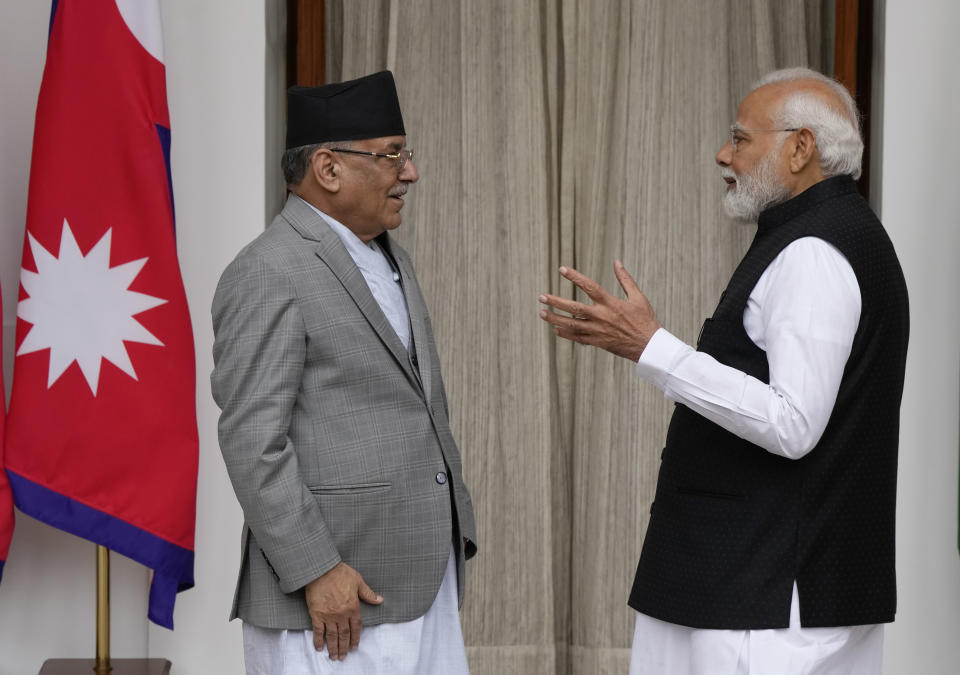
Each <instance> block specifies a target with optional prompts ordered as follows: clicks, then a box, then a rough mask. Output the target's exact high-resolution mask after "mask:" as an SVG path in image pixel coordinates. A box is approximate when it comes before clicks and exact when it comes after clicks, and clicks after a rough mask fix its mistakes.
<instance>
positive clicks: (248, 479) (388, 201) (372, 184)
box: [211, 71, 476, 675]
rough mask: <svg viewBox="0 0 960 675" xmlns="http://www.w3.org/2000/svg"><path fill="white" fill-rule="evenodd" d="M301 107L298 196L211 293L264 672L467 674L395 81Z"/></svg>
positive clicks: (459, 508)
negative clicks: (407, 245) (402, 237)
mask: <svg viewBox="0 0 960 675" xmlns="http://www.w3.org/2000/svg"><path fill="white" fill-rule="evenodd" d="M287 117H288V129H287V144H286V145H287V149H286V152H285V153H284V156H283V161H282V164H283V170H284V176H285V179H286V181H287V186H288V188H289V190H290V193H291V194H290V195H289V197H288V199H287V203H286V205H285V206H284V208H283V211H282V212H281V213H280V215H278V216H277V217H276V218H275V219H274V221H273V223H271V225H270V226H269V227H268V228H267V230H266V231H265V232H264V233H263V234H262V235H260V236H259V237H258V238H257V239H255V240H254V241H253V242H252V243H250V244H249V245H248V246H247V247H246V248H244V249H243V250H242V251H241V252H240V253H239V254H238V255H237V257H236V258H235V259H234V260H233V262H231V263H230V265H229V266H228V267H227V269H226V271H225V272H224V273H223V276H222V278H221V280H220V284H219V286H218V288H217V292H216V295H215V296H214V300H213V323H214V332H215V334H216V340H215V343H214V348H213V351H214V362H215V367H214V371H213V374H212V376H211V382H212V388H213V394H214V398H215V399H216V401H217V404H218V405H219V406H220V408H221V410H222V414H221V417H220V425H219V436H220V447H221V450H222V452H223V456H224V460H225V462H226V465H227V470H228V472H229V474H230V479H231V481H232V483H233V486H234V490H235V491H236V494H237V499H238V500H239V502H240V505H241V507H242V509H243V513H244V517H245V525H244V530H243V535H242V560H241V567H240V577H239V581H238V584H237V592H236V597H235V599H234V605H233V611H232V615H231V618H233V617H240V618H241V619H242V620H243V622H244V654H245V660H246V666H247V672H248V673H257V674H259V673H263V674H267V673H269V674H270V675H275V674H277V673H300V672H311V673H314V672H319V673H327V672H331V673H334V672H335V673H364V674H366V673H391V674H403V673H410V674H411V675H413V674H417V675H423V674H428V675H429V674H431V673H436V674H437V675H440V674H443V675H451V674H454V675H455V674H457V673H466V672H467V664H466V656H465V650H464V646H463V637H462V634H461V631H460V623H459V617H458V613H457V609H458V606H459V604H460V603H461V602H462V600H463V580H464V560H465V559H466V558H468V557H471V556H472V555H473V554H474V553H475V552H476V544H475V541H476V535H475V529H474V521H473V507H472V504H471V501H470V495H469V493H468V492H467V489H466V487H465V485H464V483H463V479H462V476H461V460H460V454H459V451H458V449H457V446H456V443H455V441H454V439H453V436H452V434H451V432H450V423H449V420H448V416H447V415H448V411H447V404H446V394H445V392H444V388H443V381H442V379H441V376H440V362H439V359H438V357H437V352H436V347H435V345H434V340H433V333H432V330H431V327H430V320H429V317H428V314H427V308H426V304H425V302H424V299H423V296H422V295H421V292H420V288H419V286H418V285H417V280H416V277H415V276H414V273H413V268H412V266H411V263H410V259H409V257H408V256H407V253H406V252H405V251H404V250H403V249H402V248H400V247H399V246H398V245H397V244H396V243H395V242H394V241H393V240H392V239H391V238H390V236H389V235H388V234H387V231H388V230H392V229H394V228H396V227H398V226H399V225H400V222H401V214H400V210H401V209H402V208H403V198H404V195H405V194H406V192H407V189H408V188H409V186H410V185H411V184H412V183H415V182H416V181H417V179H418V178H419V176H418V173H417V168H416V166H415V165H414V163H413V159H412V157H413V151H412V150H409V149H407V148H406V147H405V141H406V139H405V130H404V126H403V118H402V116H401V113H400V105H399V101H398V98H397V93H396V88H395V85H394V81H393V76H392V75H391V74H390V73H389V72H388V71H384V72H380V73H376V74H374V75H369V76H367V77H363V78H360V79H357V80H352V81H349V82H341V83H337V84H330V85H326V86H322V87H312V88H308V87H294V88H292V89H291V90H290V92H289V95H288V114H287ZM361 627H363V637H362V639H361V634H360V633H361ZM324 646H326V650H324ZM354 650H355V651H354ZM348 652H353V653H350V654H349V655H348Z"/></svg>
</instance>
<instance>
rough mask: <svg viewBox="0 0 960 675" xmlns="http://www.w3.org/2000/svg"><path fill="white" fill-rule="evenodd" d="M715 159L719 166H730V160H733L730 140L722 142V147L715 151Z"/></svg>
mask: <svg viewBox="0 0 960 675" xmlns="http://www.w3.org/2000/svg"><path fill="white" fill-rule="evenodd" d="M715 159H716V162H717V164H719V165H720V166H730V162H732V161H733V143H731V142H730V141H727V142H726V143H724V144H723V147H722V148H720V150H719V151H717V156H716V157H715Z"/></svg>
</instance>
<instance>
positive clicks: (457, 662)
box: [243, 202, 469, 675]
mask: <svg viewBox="0 0 960 675" xmlns="http://www.w3.org/2000/svg"><path fill="white" fill-rule="evenodd" d="M305 203H306V202H305ZM310 207H311V208H313V210H314V211H316V212H317V213H318V214H320V216H321V217H322V218H323V219H324V220H325V221H326V222H327V224H329V225H330V227H331V229H333V231H334V232H336V233H337V236H338V237H340V241H342V242H343V245H344V246H345V247H346V249H347V252H348V253H349V254H350V257H351V258H353V261H354V262H355V263H356V264H357V268H358V269H359V270H360V273H361V274H363V278H364V279H366V281H367V286H368V287H369V288H370V292H371V294H372V295H373V297H374V299H375V300H376V301H377V304H379V305H380V309H381V310H383V313H384V315H385V316H386V317H387V320H388V321H389V322H390V325H391V326H392V327H393V329H394V331H396V333H397V337H399V338H400V341H401V342H402V343H403V346H404V347H407V348H408V349H409V342H410V317H409V313H408V311H407V303H406V299H405V298H404V295H403V289H402V288H401V286H400V275H399V274H397V273H396V272H395V271H394V270H393V267H392V266H391V265H390V263H389V261H388V260H387V258H386V255H385V254H384V252H383V250H382V249H381V248H380V246H379V245H377V243H376V242H374V241H371V242H369V243H364V242H363V241H362V240H360V238H358V237H357V236H356V235H355V234H354V233H353V232H352V231H350V229H349V228H347V227H346V226H345V225H343V224H342V223H340V222H338V221H337V220H335V219H333V218H331V217H330V216H328V215H327V214H325V213H323V212H321V211H319V210H317V209H316V208H314V207H313V205H310ZM373 590H374V591H376V590H377V589H373ZM457 601H458V589H457V562H456V557H455V556H454V553H453V550H452V549H451V551H450V559H449V560H448V562H447V569H446V572H445V573H444V576H443V581H442V582H441V584H440V590H439V592H438V593H437V597H436V599H435V600H434V602H433V605H431V606H430V609H429V610H427V613H426V614H425V615H424V616H422V617H420V618H419V619H415V620H413V621H406V622H404V623H388V624H381V625H379V626H369V627H364V628H363V632H362V633H361V636H360V645H359V646H358V647H357V649H356V651H352V652H350V653H349V654H347V658H346V659H344V660H343V661H331V660H330V658H329V656H328V652H327V650H326V647H324V650H323V651H322V652H318V651H317V650H316V649H314V647H313V632H312V631H302V630H274V629H267V628H260V627H259V626H254V625H252V624H247V623H245V624H244V625H243V654H244V661H245V662H246V668H247V675H327V674H328V673H330V674H334V673H335V674H336V675H380V674H383V675H388V674H389V675H467V674H468V673H469V670H468V669H467V656H466V648H465V647H464V644H463V634H462V632H461V630H460V615H459V613H458V610H457Z"/></svg>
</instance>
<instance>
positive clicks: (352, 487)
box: [307, 482, 391, 495]
mask: <svg viewBox="0 0 960 675" xmlns="http://www.w3.org/2000/svg"><path fill="white" fill-rule="evenodd" d="M390 487H391V485H390V483H383V482H380V483H350V484H341V485H313V486H308V487H307V489H308V490H310V492H311V493H312V494H315V495H359V494H376V493H378V492H386V491H387V490H389V489H390Z"/></svg>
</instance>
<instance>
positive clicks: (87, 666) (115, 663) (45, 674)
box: [40, 659, 170, 675]
mask: <svg viewBox="0 0 960 675" xmlns="http://www.w3.org/2000/svg"><path fill="white" fill-rule="evenodd" d="M96 665H97V661H96V659H47V660H46V661H44V662H43V667H42V668H41V669H40V675H91V673H99V671H97V669H96ZM108 672H109V674H110V675H169V673H170V662H169V661H167V660H166V659H110V670H109V671H108Z"/></svg>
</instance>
